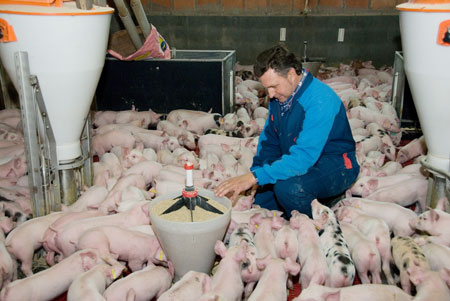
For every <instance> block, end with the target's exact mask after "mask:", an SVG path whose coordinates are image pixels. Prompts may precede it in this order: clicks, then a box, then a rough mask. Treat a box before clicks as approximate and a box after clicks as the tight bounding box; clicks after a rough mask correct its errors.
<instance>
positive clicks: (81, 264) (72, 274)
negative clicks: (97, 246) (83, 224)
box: [1, 249, 103, 301]
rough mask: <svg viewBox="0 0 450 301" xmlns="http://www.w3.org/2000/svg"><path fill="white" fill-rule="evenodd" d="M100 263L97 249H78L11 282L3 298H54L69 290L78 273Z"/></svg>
mask: <svg viewBox="0 0 450 301" xmlns="http://www.w3.org/2000/svg"><path fill="white" fill-rule="evenodd" d="M99 263H103V260H102V259H101V258H100V256H99V255H98V253H97V252H96V251H95V250H89V249H86V250H82V251H78V252H76V253H74V254H72V255H71V256H69V257H67V258H65V259H64V260H63V261H61V262H60V263H58V264H56V265H54V266H52V267H50V268H48V269H46V270H43V271H41V272H39V273H36V274H34V275H32V276H29V277H27V278H23V279H19V280H16V281H13V282H11V283H9V284H8V285H7V286H5V287H4V288H3V289H2V292H1V300H5V301H8V300H11V301H17V300H52V299H54V298H56V297H58V296H59V295H61V294H62V293H64V292H65V291H67V289H68V288H69V286H70V284H71V283H72V282H73V280H74V279H75V278H76V277H77V276H78V275H80V274H82V273H84V272H85V271H88V270H89V269H91V268H92V267H94V266H95V265H97V264H99Z"/></svg>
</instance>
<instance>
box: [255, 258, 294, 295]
mask: <svg viewBox="0 0 450 301" xmlns="http://www.w3.org/2000/svg"><path fill="white" fill-rule="evenodd" d="M258 267H259V268H260V269H261V270H262V269H264V272H263V274H262V276H261V279H259V281H258V284H257V285H256V288H255V290H254V291H253V293H252V294H251V295H250V298H248V300H249V301H260V300H267V301H270V300H286V299H287V293H286V281H287V279H288V276H289V275H292V276H295V275H297V274H298V273H299V272H300V265H299V264H298V263H296V262H295V261H292V260H291V259H290V258H289V257H288V258H286V260H283V259H280V258H271V257H270V256H267V257H266V258H264V259H258Z"/></svg>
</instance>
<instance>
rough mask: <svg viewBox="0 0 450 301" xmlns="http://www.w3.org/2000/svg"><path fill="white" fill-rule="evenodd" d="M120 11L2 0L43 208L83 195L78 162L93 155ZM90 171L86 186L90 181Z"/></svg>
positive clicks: (9, 65)
mask: <svg viewBox="0 0 450 301" xmlns="http://www.w3.org/2000/svg"><path fill="white" fill-rule="evenodd" d="M80 2H83V1H80ZM80 6H82V5H80ZM113 12H114V9H112V8H110V7H107V6H97V5H93V6H92V7H86V9H81V8H79V7H78V5H77V3H76V2H75V1H68V2H63V1H62V0H29V1H22V0H0V31H1V34H0V58H1V61H2V64H3V66H4V67H5V70H6V72H7V74H8V75H9V77H10V78H11V81H12V82H13V84H14V86H15V88H16V90H17V91H18V93H19V97H20V107H21V111H22V123H23V128H24V135H25V146H26V150H27V166H28V178H29V181H30V191H31V193H32V199H33V200H34V204H33V205H34V211H35V215H36V216H42V215H45V214H48V213H49V212H50V211H58V210H61V200H63V203H66V204H67V205H69V204H70V203H71V202H73V201H75V200H76V198H77V193H74V192H75V191H76V187H74V186H75V185H76V184H75V183H76V182H81V180H80V179H79V177H78V176H79V173H81V172H79V171H78V170H79V169H80V166H86V165H89V164H88V163H89V161H90V160H89V157H90V156H89V148H90V145H89V143H88V142H87V141H88V140H89V139H86V136H88V135H89V134H88V132H89V126H87V123H88V121H87V115H88V113H89V109H90V106H91V103H92V100H93V97H94V93H95V89H96V88H97V84H98V81H99V79H100V75H101V72H102V69H103V65H104V62H105V54H106V47H107V43H108V37H109V27H110V23H111V16H112V14H113ZM83 131H84V132H83ZM36 133H38V134H37V137H36ZM86 173H90V170H88V171H87V172H86ZM85 178H86V179H88V180H87V181H86V183H82V184H81V185H80V187H82V186H83V185H87V186H89V185H91V184H90V183H89V182H92V178H90V177H89V175H87V176H86V177H85ZM89 179H90V181H89Z"/></svg>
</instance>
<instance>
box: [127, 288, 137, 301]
mask: <svg viewBox="0 0 450 301" xmlns="http://www.w3.org/2000/svg"><path fill="white" fill-rule="evenodd" d="M125 300H126V301H134V300H136V291H135V290H134V289H133V288H130V289H129V290H128V292H127V297H126V299H125Z"/></svg>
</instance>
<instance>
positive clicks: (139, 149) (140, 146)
mask: <svg viewBox="0 0 450 301" xmlns="http://www.w3.org/2000/svg"><path fill="white" fill-rule="evenodd" d="M135 149H137V150H138V151H141V152H142V151H143V150H144V143H142V142H137V143H136V147H135Z"/></svg>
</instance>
